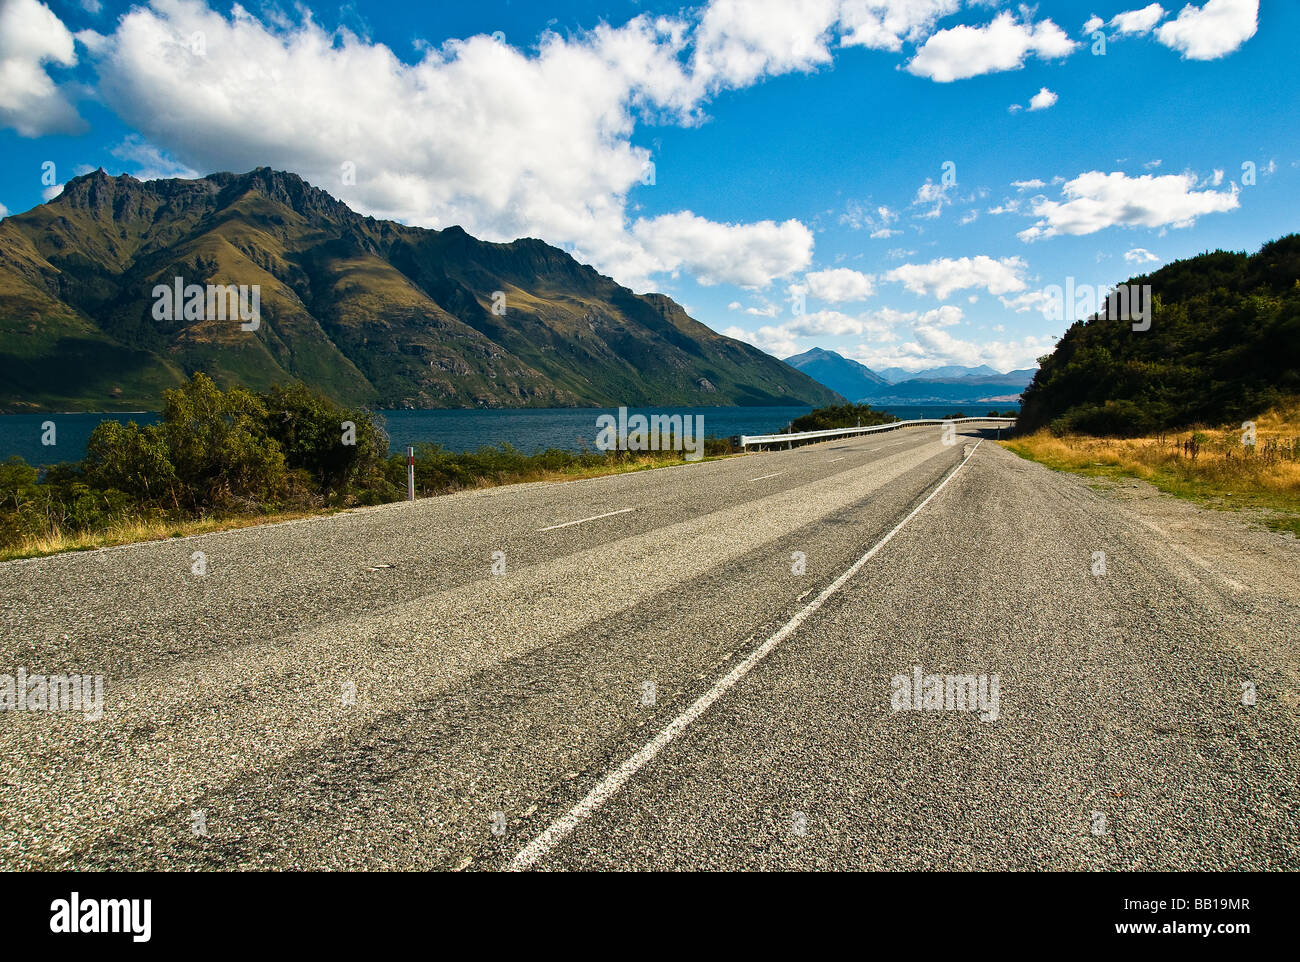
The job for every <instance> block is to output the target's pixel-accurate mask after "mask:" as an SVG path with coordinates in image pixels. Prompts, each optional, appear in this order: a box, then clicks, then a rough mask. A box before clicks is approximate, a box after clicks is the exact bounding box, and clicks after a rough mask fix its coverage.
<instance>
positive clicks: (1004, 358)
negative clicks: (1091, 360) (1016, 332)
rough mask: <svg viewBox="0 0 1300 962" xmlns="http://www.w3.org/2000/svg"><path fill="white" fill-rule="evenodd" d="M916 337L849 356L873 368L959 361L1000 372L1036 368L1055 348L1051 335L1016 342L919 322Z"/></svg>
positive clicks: (862, 349)
mask: <svg viewBox="0 0 1300 962" xmlns="http://www.w3.org/2000/svg"><path fill="white" fill-rule="evenodd" d="M912 335H913V337H912V340H909V341H905V342H902V343H898V344H892V345H883V346H881V345H877V344H862V345H860V346H859V347H858V348H857V349H856V350H854V351H852V352H849V353H848V354H847V356H849V357H852V358H853V359H854V360H857V361H861V362H862V363H863V364H865V365H867V366H868V367H872V368H885V367H900V368H902V369H903V370H905V371H912V372H916V371H921V370H924V369H926V368H931V367H942V366H944V365H948V364H958V365H962V366H965V367H977V366H979V365H981V364H987V365H988V366H989V367H991V368H994V369H995V370H998V371H1011V370H1018V369H1022V368H1028V367H1034V366H1035V365H1036V363H1037V359H1038V358H1039V357H1042V356H1043V355H1044V354H1047V353H1049V352H1050V351H1051V350H1052V346H1053V341H1052V339H1051V338H1050V337H1034V336H1028V337H1025V338H1023V339H1021V340H1018V341H1016V340H1012V341H982V342H980V343H975V342H974V341H969V340H965V339H963V338H959V337H955V336H954V335H952V334H951V333H949V332H948V331H946V330H943V329H942V328H939V327H936V326H934V325H930V324H924V323H922V324H918V325H917V326H916V327H915V328H914V329H913V331H912Z"/></svg>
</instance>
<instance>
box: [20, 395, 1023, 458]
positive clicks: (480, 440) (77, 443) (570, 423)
mask: <svg viewBox="0 0 1300 962" xmlns="http://www.w3.org/2000/svg"><path fill="white" fill-rule="evenodd" d="M1015 407H1018V405H1015V404H1007V403H1003V402H998V403H997V404H993V405H989V404H988V403H987V402H986V403H985V404H983V405H966V406H965V408H964V409H963V410H964V411H965V413H966V414H969V415H978V414H985V413H987V411H988V410H990V409H991V408H996V409H998V410H1000V411H1001V410H1010V409H1011V408H1015ZM958 409H962V405H959V404H950V405H943V406H936V405H924V406H899V407H891V406H886V407H885V408H884V410H885V411H888V412H889V413H890V414H893V415H896V416H898V417H900V418H904V419H908V418H940V417H943V416H944V415H947V414H952V413H953V412H954V411H956V410H958ZM617 410H618V409H617V408H521V409H514V410H478V409H474V410H465V411H380V412H378V413H379V414H380V415H381V416H382V417H383V419H384V426H385V430H387V432H388V438H389V450H391V451H394V452H398V451H404V450H405V449H406V445H408V444H420V443H422V442H425V441H435V442H437V443H439V444H441V445H442V446H443V447H445V448H447V449H449V450H452V451H472V450H474V449H475V448H478V447H481V446H483V445H489V446H496V445H499V444H511V445H513V446H514V447H516V448H519V449H520V450H522V451H527V452H532V451H534V450H537V449H538V448H567V449H570V450H578V449H580V448H582V447H583V446H584V444H585V446H586V447H588V448H591V447H594V440H595V437H596V418H597V417H598V416H600V415H601V414H617ZM810 410H812V409H811V408H808V407H699V408H684V407H677V408H673V407H666V408H631V409H629V412H630V413H632V414H636V413H641V414H651V413H654V414H670V415H671V414H692V415H701V416H703V418H704V433H705V436H707V437H717V438H725V437H731V436H732V435H736V434H770V433H772V432H774V431H779V430H780V429H781V428H783V427H785V426H786V425H787V424H789V423H790V421H791V420H793V419H794V418H797V417H799V415H801V414H806V413H808V411H810ZM110 418H111V419H113V420H116V421H121V422H123V423H125V422H127V421H136V422H137V423H139V424H153V423H155V422H156V421H157V420H158V415H157V413H155V412H149V411H143V412H135V413H127V414H3V415H0V460H4V459H6V458H9V457H11V456H12V455H15V454H17V455H20V456H21V457H23V458H24V459H25V460H26V461H27V462H28V463H29V464H41V465H44V464H56V463H58V462H60V461H80V460H81V458H82V457H84V456H85V453H86V441H87V440H88V439H89V438H90V432H91V431H93V430H94V429H95V426H96V425H98V424H99V422H100V421H103V420H106V419H110ZM46 421H53V422H54V428H55V442H56V443H55V444H54V445H53V446H48V445H43V444H42V443H41V437H42V430H43V429H42V427H41V426H42V425H43V424H44V423H45V422H46Z"/></svg>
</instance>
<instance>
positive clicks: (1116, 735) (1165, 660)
mask: <svg viewBox="0 0 1300 962" xmlns="http://www.w3.org/2000/svg"><path fill="white" fill-rule="evenodd" d="M977 441H979V434H978V432H977V431H975V430H968V431H967V433H966V434H965V435H964V436H961V437H959V439H958V443H957V444H955V445H944V444H942V443H941V441H940V430H939V429H938V428H934V429H930V428H917V429H910V430H907V431H900V432H888V433H885V434H883V435H879V436H874V437H864V438H859V439H855V440H852V441H845V442H828V443H822V444H817V445H811V446H807V447H802V448H797V449H795V450H793V451H772V452H766V453H762V454H755V455H748V456H745V457H739V458H733V459H728V460H723V461H715V462H706V463H699V464H689V465H684V466H682V467H678V468H671V469H665V470H657V471H649V472H642V473H637V474H629V475H620V476H613V477H608V478H600V479H591V480H586V481H579V482H570V483H565V484H530V485H519V486H512V487H505V488H495V489H490V490H484V491H476V492H467V493H462V494H458V495H453V496H449V497H442V498H435V499H429V500H424V501H420V502H418V503H416V504H414V505H408V504H395V505H386V506H382V507H378V508H372V509H365V510H361V511H356V512H350V513H347V514H343V515H337V516H333V517H329V518H319V519H312V520H308V521H302V522H292V523H287V524H280V525H274V526H264V527H259V528H249V529H243V530H239V531H231V532H226V533H221V534H215V535H207V536H202V537H196V538H188V539H178V540H173V541H169V542H162V543H153V544H144V545H135V546H130V547H126V548H121V549H109V550H103V551H97V552H91V553H81V554H71V555H65V556H60V557H54V558H46V559H36V560H32V561H27V562H17V563H10V564H5V565H0V589H3V590H2V591H0V675H2V674H5V673H8V674H9V675H14V674H15V673H16V671H17V670H18V669H19V668H23V669H24V670H25V671H27V672H28V673H44V674H47V675H54V674H59V673H64V672H66V673H77V674H82V675H92V676H93V675H101V676H103V679H104V682H103V683H104V690H105V699H104V712H103V716H102V718H99V719H98V720H89V719H87V718H86V717H84V715H83V714H80V713H76V712H51V711H7V712H0V760H2V761H3V767H2V769H0V868H4V869H29V868H40V869H54V868H76V869H152V868H165V869H230V868H274V869H352V868H370V869H449V870H450V869H470V870H495V869H503V868H528V869H533V868H536V869H728V870H730V869H792V868H806V869H1004V868H1006V869H1015V868H1035V869H1097V870H1116V869H1139V868H1140V869H1252V870H1254V869H1281V868H1285V869H1292V870H1294V869H1296V868H1300V818H1297V810H1296V809H1297V796H1298V795H1300V790H1298V789H1297V782H1298V781H1300V779H1298V775H1300V726H1298V725H1297V721H1300V717H1298V716H1300V708H1298V706H1300V670H1298V669H1300V564H1297V560H1300V549H1298V548H1297V546H1296V544H1295V542H1294V540H1292V539H1289V538H1284V537H1283V536H1280V535H1277V534H1274V533H1272V532H1267V531H1264V530H1260V529H1252V528H1247V527H1246V526H1244V525H1243V524H1242V523H1240V522H1239V521H1237V520H1235V519H1232V518H1229V517H1226V516H1221V515H1213V514H1212V513H1210V512H1205V511H1201V510H1199V509H1195V508H1192V507H1190V506H1186V505H1182V504H1173V505H1170V504H1168V503H1166V501H1165V500H1164V499H1161V498H1156V499H1147V500H1146V501H1142V500H1133V499H1131V498H1130V499H1128V500H1125V499H1124V498H1120V497H1116V496H1114V494H1113V493H1108V492H1106V491H1098V490H1094V488H1093V487H1091V486H1089V485H1088V484H1087V483H1085V482H1084V481H1083V480H1081V479H1078V478H1074V477H1071V476H1067V475H1062V474H1057V473H1053V472H1051V471H1048V470H1046V469H1045V468H1042V467H1040V466H1038V465H1035V464H1031V463H1028V462H1025V461H1022V460H1020V459H1018V458H1017V457H1015V456H1014V455H1012V454H1011V453H1009V452H1008V451H1006V450H1004V449H1002V448H1000V447H998V446H997V445H996V444H994V443H992V442H991V441H983V442H982V443H979V444H978V446H976V442H977ZM195 552H201V554H202V557H201V559H200V558H197V557H196V555H195ZM1098 552H1102V553H1104V556H1105V557H1104V563H1105V568H1104V573H1103V572H1101V569H1100V565H1099V561H1100V556H1099V555H1098V554H1097V553H1098ZM200 560H201V561H202V565H201V566H199V567H201V569H202V570H204V571H205V573H204V574H202V575H199V574H196V573H195V569H196V565H197V563H198V562H199V561H200ZM502 565H504V574H499V573H495V572H494V566H495V571H497V572H499V571H501V570H502ZM918 675H919V676H921V678H922V679H925V680H924V681H923V684H922V686H921V687H922V688H923V689H926V690H929V686H930V680H929V679H928V677H927V676H931V675H937V676H939V684H940V685H943V684H944V679H945V678H946V676H948V675H952V676H955V677H956V678H957V679H958V684H959V690H958V695H960V694H961V692H960V684H961V682H962V679H964V678H965V677H966V676H973V679H977V680H979V681H980V682H981V683H983V684H984V685H985V688H984V692H985V694H986V696H991V695H992V693H993V691H992V689H990V688H989V687H988V686H989V685H990V684H992V683H994V682H995V683H996V693H997V699H996V704H995V705H994V704H993V703H992V701H991V698H990V697H986V699H985V701H984V702H983V703H982V709H983V710H981V705H973V706H972V705H967V706H966V710H963V709H962V706H961V705H960V704H954V707H953V708H951V709H949V708H948V707H946V704H947V703H946V701H945V700H944V698H943V696H942V694H941V695H940V698H939V702H938V707H933V703H932V707H925V705H924V699H923V698H922V697H921V696H920V695H918V696H917V698H916V699H915V700H913V698H912V695H911V694H907V695H905V696H903V695H899V694H898V693H899V691H900V686H902V685H903V684H904V682H906V683H911V682H912V681H913V680H914V679H915V678H916V677H917V676H918ZM994 676H996V680H995V679H994ZM958 700H960V699H958ZM913 705H922V707H921V708H919V709H918V708H915V707H912V706H913Z"/></svg>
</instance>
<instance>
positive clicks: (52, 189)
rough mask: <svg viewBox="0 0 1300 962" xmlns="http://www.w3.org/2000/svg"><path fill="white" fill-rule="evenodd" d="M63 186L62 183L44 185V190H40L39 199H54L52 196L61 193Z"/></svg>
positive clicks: (54, 196)
mask: <svg viewBox="0 0 1300 962" xmlns="http://www.w3.org/2000/svg"><path fill="white" fill-rule="evenodd" d="M65 186H66V185H64V184H51V185H50V186H49V187H46V188H45V189H44V190H42V191H41V200H44V201H51V200H54V198H56V197H58V196H59V195H60V194H61V193H63V188H64V187H65Z"/></svg>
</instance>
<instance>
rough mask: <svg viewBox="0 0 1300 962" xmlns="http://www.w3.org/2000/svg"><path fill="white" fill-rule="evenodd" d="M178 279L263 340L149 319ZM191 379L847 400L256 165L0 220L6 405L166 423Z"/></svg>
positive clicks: (492, 403)
mask: <svg viewBox="0 0 1300 962" xmlns="http://www.w3.org/2000/svg"><path fill="white" fill-rule="evenodd" d="M176 277H181V278H183V279H184V283H185V284H186V285H188V284H199V285H249V287H250V289H251V287H252V285H257V286H258V288H259V290H260V302H261V309H260V327H259V328H258V329H257V330H255V331H245V330H241V329H240V323H239V322H238V320H231V319H217V318H215V317H208V316H207V313H208V312H206V311H202V310H199V311H196V312H195V315H197V316H191V317H190V318H189V319H184V316H183V314H178V315H175V316H176V319H175V320H158V319H155V317H154V313H155V306H156V303H155V298H154V289H155V287H156V286H157V285H172V284H173V282H174V278H176ZM250 293H251V290H250ZM494 307H496V308H497V310H494ZM501 308H504V313H502V312H501ZM163 316H164V317H165V316H167V315H166V313H165V312H164V313H163ZM194 371H204V372H206V373H208V374H210V375H211V376H212V377H213V379H214V380H215V381H217V383H218V384H219V385H221V386H223V387H229V386H232V385H236V384H240V385H244V386H246V387H249V388H252V389H257V390H264V389H265V388H267V387H269V386H270V385H271V384H272V383H275V382H287V381H290V380H293V379H299V380H302V381H305V382H306V383H307V384H309V385H312V386H314V387H317V388H319V389H320V390H322V391H324V392H325V393H326V394H328V395H330V396H331V397H333V398H334V399H335V400H337V401H340V402H343V403H347V404H365V405H368V406H372V407H381V408H382V407H392V408H431V407H444V408H445V407H569V406H597V405H619V404H627V405H692V404H740V405H762V404H812V405H822V404H832V403H839V402H841V401H842V400H843V399H842V398H840V397H839V396H838V395H837V394H835V393H834V392H833V391H830V390H828V389H827V388H825V387H823V386H822V385H820V384H818V383H817V382H815V381H814V380H813V379H812V378H809V377H808V376H806V375H804V374H802V373H800V372H798V371H796V370H792V369H791V368H790V367H789V366H788V365H785V364H782V363H781V362H780V361H779V360H777V359H776V358H774V357H771V356H769V355H767V354H765V353H763V352H762V351H759V350H758V349H756V348H754V347H751V346H750V345H748V344H744V343H742V342H740V341H736V340H733V339H731V338H728V337H724V336H722V335H720V334H717V333H715V332H714V331H712V330H710V329H709V328H707V327H705V326H704V325H703V324H701V323H699V322H698V321H695V320H693V319H692V318H690V317H688V316H687V314H686V312H685V311H684V310H683V309H682V308H681V307H680V306H679V305H678V304H676V303H675V302H674V301H673V300H672V299H671V298H668V297H666V296H664V295H662V294H648V295H638V294H634V293H633V292H632V291H630V290H628V289H627V288H625V287H621V286H620V285H618V284H616V283H615V282H614V281H613V280H611V279H610V278H608V277H605V276H603V275H601V274H599V273H597V272H596V271H595V270H593V269H592V268H591V267H588V266H586V265H583V264H580V263H578V262H577V261H576V260H574V259H573V258H572V257H570V256H569V255H568V254H566V253H565V252H563V251H561V250H558V249H557V248H554V247H551V246H549V245H547V244H545V243H543V242H542V241H540V240H534V239H531V238H526V239H523V240H517V241H514V242H512V243H509V244H493V243H487V242H484V241H480V240H477V239H475V238H473V237H471V236H470V235H469V234H467V233H466V232H465V231H464V230H462V229H460V228H459V227H448V228H447V229H445V230H426V229H422V228H415V227H405V226H403V225H401V224H396V223H393V222H391V221H381V220H375V219H374V218H371V217H363V216H361V215H360V214H357V213H355V212H354V211H352V210H350V209H349V208H348V207H347V206H346V205H344V204H343V203H341V202H339V201H337V200H335V199H334V198H333V197H331V196H330V195H329V194H327V193H326V192H325V191H322V190H319V189H317V188H315V187H313V186H311V185H310V184H308V183H307V182H306V181H304V180H302V179H301V178H300V177H298V176H296V175H294V174H288V173H282V172H279V171H274V170H271V169H269V168H266V167H260V168H258V169H256V170H253V171H251V172H249V173H246V174H238V175H236V174H229V173H220V174H212V175H210V176H207V177H203V178H200V179H197V180H156V181H148V182H141V181H138V180H135V179H134V178H132V177H129V176H120V177H109V176H107V175H106V174H105V173H104V172H103V171H102V170H100V171H96V172H94V173H92V174H87V175H85V176H82V177H77V178H75V179H73V180H71V181H69V182H68V183H67V185H66V186H65V187H64V189H63V193H62V194H60V195H59V196H58V197H56V198H55V199H53V200H52V201H50V202H49V203H46V204H42V205H40V206H39V207H36V208H33V209H32V210H30V211H28V212H27V213H24V214H15V215H12V216H9V217H6V218H5V219H4V220H3V221H0V410H9V411H13V410H29V411H30V410H70V409H75V410H99V411H102V410H114V409H116V410H126V409H140V408H156V407H157V406H158V405H159V403H160V400H161V394H162V391H163V390H165V389H166V388H169V387H172V386H175V385H177V384H180V383H181V382H182V381H183V380H184V379H185V378H186V377H187V376H188V375H189V374H190V373H191V372H194Z"/></svg>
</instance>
